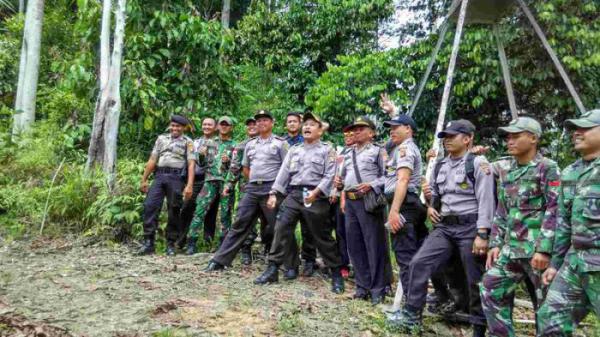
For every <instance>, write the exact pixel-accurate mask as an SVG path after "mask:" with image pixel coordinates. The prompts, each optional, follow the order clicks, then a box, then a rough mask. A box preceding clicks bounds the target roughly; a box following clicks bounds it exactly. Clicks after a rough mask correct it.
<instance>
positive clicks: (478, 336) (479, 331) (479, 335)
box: [473, 324, 486, 337]
mask: <svg viewBox="0 0 600 337" xmlns="http://www.w3.org/2000/svg"><path fill="white" fill-rule="evenodd" d="M485 328H486V327H485V325H477V324H473V337H485Z"/></svg>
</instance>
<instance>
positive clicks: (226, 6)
mask: <svg viewBox="0 0 600 337" xmlns="http://www.w3.org/2000/svg"><path fill="white" fill-rule="evenodd" d="M230 16H231V0H223V10H222V11H221V25H222V26H223V28H224V29H227V28H229V20H230Z"/></svg>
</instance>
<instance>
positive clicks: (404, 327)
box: [386, 306, 423, 335]
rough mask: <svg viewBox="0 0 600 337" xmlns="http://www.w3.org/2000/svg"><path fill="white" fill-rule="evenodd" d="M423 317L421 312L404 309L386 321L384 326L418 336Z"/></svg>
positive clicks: (421, 328)
mask: <svg viewBox="0 0 600 337" xmlns="http://www.w3.org/2000/svg"><path fill="white" fill-rule="evenodd" d="M422 321H423V316H422V311H421V310H415V309H411V308H409V307H406V306H405V307H404V308H403V309H402V310H399V311H397V312H395V313H393V314H391V315H389V316H388V317H387V319H386V324H387V325H388V326H389V327H391V328H392V329H394V330H398V331H399V332H401V333H405V334H413V335H420V334H421V333H422V331H423V325H422Z"/></svg>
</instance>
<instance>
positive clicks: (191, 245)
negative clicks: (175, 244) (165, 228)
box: [185, 238, 198, 255]
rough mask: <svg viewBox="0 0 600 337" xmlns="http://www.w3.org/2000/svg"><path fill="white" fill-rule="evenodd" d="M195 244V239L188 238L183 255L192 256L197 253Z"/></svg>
mask: <svg viewBox="0 0 600 337" xmlns="http://www.w3.org/2000/svg"><path fill="white" fill-rule="evenodd" d="M197 242H198V239H197V238H189V239H188V244H187V249H186V251H185V255H194V254H196V253H197V252H198V250H197V248H196V243H197Z"/></svg>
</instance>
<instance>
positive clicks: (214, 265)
mask: <svg viewBox="0 0 600 337" xmlns="http://www.w3.org/2000/svg"><path fill="white" fill-rule="evenodd" d="M223 269H225V266H224V265H222V264H220V263H219V262H217V261H215V260H210V261H209V262H208V266H206V268H204V270H202V271H204V272H211V271H219V270H223Z"/></svg>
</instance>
